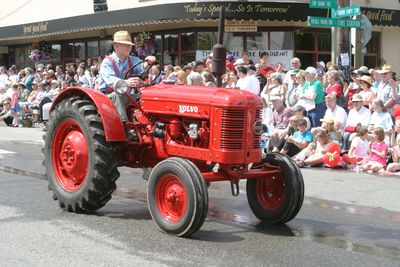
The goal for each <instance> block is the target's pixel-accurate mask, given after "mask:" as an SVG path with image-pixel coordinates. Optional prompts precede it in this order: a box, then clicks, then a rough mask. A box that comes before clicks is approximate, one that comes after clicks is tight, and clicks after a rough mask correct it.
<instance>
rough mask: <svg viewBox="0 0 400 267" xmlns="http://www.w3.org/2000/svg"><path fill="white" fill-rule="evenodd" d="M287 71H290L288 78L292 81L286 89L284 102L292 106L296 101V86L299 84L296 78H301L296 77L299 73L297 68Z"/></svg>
mask: <svg viewBox="0 0 400 267" xmlns="http://www.w3.org/2000/svg"><path fill="white" fill-rule="evenodd" d="M289 73H290V78H291V79H292V82H293V83H292V84H291V86H290V87H288V89H287V91H286V95H285V104H286V106H287V107H289V108H292V107H294V106H295V105H296V103H297V97H298V91H299V90H298V86H299V81H298V80H301V79H298V78H297V74H298V73H299V71H298V70H290V71H289ZM299 77H300V76H299ZM303 77H304V76H303ZM300 82H301V81H300ZM304 83H305V80H303V83H302V86H303V85H304Z"/></svg>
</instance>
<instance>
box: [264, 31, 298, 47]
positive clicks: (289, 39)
mask: <svg viewBox="0 0 400 267" xmlns="http://www.w3.org/2000/svg"><path fill="white" fill-rule="evenodd" d="M269 38H270V39H269V40H270V41H269V42H270V48H269V49H270V50H293V33H292V32H270V34H269Z"/></svg>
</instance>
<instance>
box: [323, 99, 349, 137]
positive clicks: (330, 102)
mask: <svg viewBox="0 0 400 267" xmlns="http://www.w3.org/2000/svg"><path fill="white" fill-rule="evenodd" d="M336 101H337V98H336V96H334V95H327V96H325V104H326V107H327V109H326V111H325V116H324V118H326V117H331V118H335V126H336V129H338V131H339V132H342V133H343V131H344V127H345V125H346V122H347V113H346V111H345V110H344V108H342V107H341V106H339V105H337V103H336Z"/></svg>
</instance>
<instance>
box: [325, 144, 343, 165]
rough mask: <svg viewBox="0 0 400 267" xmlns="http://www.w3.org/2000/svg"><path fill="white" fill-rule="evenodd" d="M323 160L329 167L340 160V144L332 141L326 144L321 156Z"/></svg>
mask: <svg viewBox="0 0 400 267" xmlns="http://www.w3.org/2000/svg"><path fill="white" fill-rule="evenodd" d="M322 160H323V162H324V163H325V164H326V165H328V166H329V167H331V168H332V167H335V166H337V165H338V164H339V162H340V146H339V144H338V143H335V142H332V143H329V144H328V145H327V146H326V153H325V155H324V156H323V158H322Z"/></svg>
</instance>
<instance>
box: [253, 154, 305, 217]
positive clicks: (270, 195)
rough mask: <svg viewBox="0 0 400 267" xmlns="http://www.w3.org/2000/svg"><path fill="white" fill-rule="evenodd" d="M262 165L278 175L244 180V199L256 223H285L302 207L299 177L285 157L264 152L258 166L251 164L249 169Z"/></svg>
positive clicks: (301, 184)
mask: <svg viewBox="0 0 400 267" xmlns="http://www.w3.org/2000/svg"><path fill="white" fill-rule="evenodd" d="M264 163H268V164H269V165H272V167H270V168H273V167H276V168H277V169H280V173H278V174H271V175H269V176H267V177H262V178H258V179H249V180H247V184H246V193H247V200H248V202H249V205H250V208H251V210H252V211H253V213H254V215H255V216H256V217H257V218H259V219H260V220H262V221H264V222H266V223H270V224H280V223H286V222H288V221H290V220H292V219H293V218H294V217H295V216H296V215H297V213H298V212H299V210H300V208H301V206H302V204H303V199H304V181H303V176H302V174H301V172H300V170H299V168H298V167H297V165H296V164H295V163H294V161H293V160H292V159H291V158H289V157H288V156H285V155H282V154H278V153H268V154H267V156H266V158H265V159H264V160H263V161H262V162H261V163H259V164H254V165H253V169H257V168H262V167H263V165H264Z"/></svg>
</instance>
